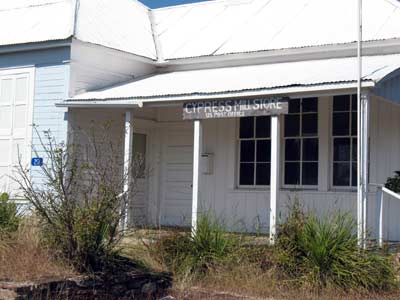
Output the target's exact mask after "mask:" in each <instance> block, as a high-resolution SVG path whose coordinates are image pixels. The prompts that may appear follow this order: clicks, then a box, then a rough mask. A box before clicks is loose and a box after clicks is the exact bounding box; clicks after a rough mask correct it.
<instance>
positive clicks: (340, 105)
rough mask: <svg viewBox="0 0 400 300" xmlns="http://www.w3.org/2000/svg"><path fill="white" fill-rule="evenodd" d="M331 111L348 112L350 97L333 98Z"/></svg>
mask: <svg viewBox="0 0 400 300" xmlns="http://www.w3.org/2000/svg"><path fill="white" fill-rule="evenodd" d="M333 111H350V96H349V95H342V96H335V97H333Z"/></svg>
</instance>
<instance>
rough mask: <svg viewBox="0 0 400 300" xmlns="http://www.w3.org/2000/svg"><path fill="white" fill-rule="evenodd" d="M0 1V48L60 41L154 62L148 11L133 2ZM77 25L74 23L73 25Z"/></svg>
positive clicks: (132, 0)
mask: <svg viewBox="0 0 400 300" xmlns="http://www.w3.org/2000/svg"><path fill="white" fill-rule="evenodd" d="M77 3H78V6H77V8H76V9H75V1H74V0H1V1H0V46H2V45H16V44H26V43H33V42H44V41H53V40H63V39H67V38H69V37H71V36H74V37H75V38H77V39H79V40H81V41H84V42H89V43H93V44H98V45H102V46H106V47H110V48H113V49H117V50H121V51H125V52H128V53H133V54H136V55H140V56H144V57H147V58H151V59H156V58H157V54H156V50H155V46H154V37H153V32H152V25H151V22H150V18H149V9H148V8H147V7H146V6H144V5H142V4H141V3H140V2H138V1H135V0H118V1H114V0H96V1H93V0H79V1H77ZM75 21H76V22H75Z"/></svg>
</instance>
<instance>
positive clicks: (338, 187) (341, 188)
mask: <svg viewBox="0 0 400 300" xmlns="http://www.w3.org/2000/svg"><path fill="white" fill-rule="evenodd" d="M335 96H348V97H349V98H350V108H349V110H348V111H334V107H333V105H334V97H335ZM352 97H354V94H344V95H343V94H342V95H334V96H332V101H331V105H330V147H329V148H330V155H329V158H330V161H329V168H330V174H329V175H330V180H329V181H330V188H331V190H332V191H352V192H353V191H356V190H357V184H356V185H352V180H353V177H352V176H353V175H352V164H353V163H356V164H357V160H356V161H355V162H353V159H352V153H353V139H355V140H356V144H357V140H358V129H357V133H356V135H352V121H353V113H354V112H355V113H356V115H357V116H358V110H357V108H358V107H357V102H356V110H355V111H353V99H352ZM344 112H347V113H348V114H349V130H348V135H336V136H335V135H333V130H334V128H333V119H334V118H333V115H334V113H344ZM356 124H357V123H356ZM356 126H357V125H356ZM344 138H347V139H350V161H348V163H349V164H350V178H349V181H350V182H349V185H334V176H333V175H334V164H335V162H336V161H335V160H334V156H335V139H344ZM356 147H357V146H356ZM337 163H340V161H338V162H337Z"/></svg>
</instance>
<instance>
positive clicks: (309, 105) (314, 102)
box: [302, 98, 318, 113]
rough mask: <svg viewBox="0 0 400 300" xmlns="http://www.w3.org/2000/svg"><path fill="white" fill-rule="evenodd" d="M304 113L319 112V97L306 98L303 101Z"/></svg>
mask: <svg viewBox="0 0 400 300" xmlns="http://www.w3.org/2000/svg"><path fill="white" fill-rule="evenodd" d="M302 108H303V111H302V112H303V113H305V112H315V113H317V112H318V98H306V99H303V101H302Z"/></svg>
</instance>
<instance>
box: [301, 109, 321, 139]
mask: <svg viewBox="0 0 400 300" xmlns="http://www.w3.org/2000/svg"><path fill="white" fill-rule="evenodd" d="M301 131H302V135H303V136H314V135H317V134H318V115H317V114H305V115H303V116H302V126H301Z"/></svg>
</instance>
